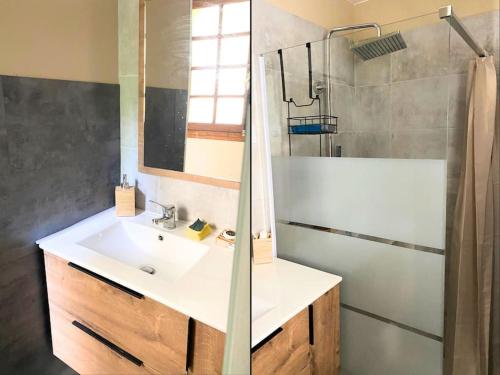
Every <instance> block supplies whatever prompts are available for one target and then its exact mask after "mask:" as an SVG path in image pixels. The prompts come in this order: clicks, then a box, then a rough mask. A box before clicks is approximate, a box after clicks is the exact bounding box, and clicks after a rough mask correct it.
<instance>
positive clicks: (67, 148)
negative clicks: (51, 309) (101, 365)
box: [0, 76, 120, 375]
mask: <svg viewBox="0 0 500 375" xmlns="http://www.w3.org/2000/svg"><path fill="white" fill-rule="evenodd" d="M119 111H120V110H119V87H118V85H109V84H97V83H85V82H73V81H59V80H48V79H34V78H22V77H9V76H0V299H1V301H2V303H1V304H0V321H1V322H2V323H1V325H0V362H1V365H0V367H1V370H0V372H1V373H5V374H23V375H24V374H42V373H43V374H63V373H68V374H70V373H73V372H72V371H71V370H70V369H69V368H67V367H66V366H65V365H64V364H62V362H60V361H59V360H57V359H56V358H55V357H54V356H53V355H52V353H51V347H50V330H49V325H48V306H47V297H46V287H45V275H44V268H43V257H42V253H41V251H40V250H39V249H38V247H37V246H36V245H35V241H36V240H37V239H39V238H41V237H44V236H46V235H49V234H51V233H54V232H56V231H58V230H61V229H63V228H66V227H68V226H70V225H72V224H74V223H76V222H78V221H80V220H82V219H84V218H86V217H89V216H91V215H93V214H95V213H97V212H99V211H102V210H104V209H106V208H109V207H111V206H113V204H114V197H113V191H114V189H113V187H114V186H115V184H117V183H118V181H119V172H120V119H119V115H120V113H119Z"/></svg>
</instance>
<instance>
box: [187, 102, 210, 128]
mask: <svg viewBox="0 0 500 375" xmlns="http://www.w3.org/2000/svg"><path fill="white" fill-rule="evenodd" d="M213 115H214V98H190V99H189V115H188V121H189V122H194V123H202V124H207V123H208V124H209V123H211V122H212V120H213Z"/></svg>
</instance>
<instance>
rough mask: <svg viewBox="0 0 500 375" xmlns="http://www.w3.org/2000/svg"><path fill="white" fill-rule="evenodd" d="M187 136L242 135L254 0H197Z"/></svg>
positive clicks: (192, 27)
mask: <svg viewBox="0 0 500 375" xmlns="http://www.w3.org/2000/svg"><path fill="white" fill-rule="evenodd" d="M191 32H192V41H191V79H190V86H191V87H190V91H189V95H190V96H189V111H188V112H189V113H188V137H197V138H212V139H226V140H243V129H244V121H245V110H246V106H247V101H246V99H247V95H248V88H247V77H248V74H249V58H250V56H249V55H250V1H235V0H212V1H196V0H195V1H194V2H193V14H192V26H191Z"/></svg>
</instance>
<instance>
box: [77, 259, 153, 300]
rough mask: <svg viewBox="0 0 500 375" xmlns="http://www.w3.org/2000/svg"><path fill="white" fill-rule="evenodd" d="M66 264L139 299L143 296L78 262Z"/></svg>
mask: <svg viewBox="0 0 500 375" xmlns="http://www.w3.org/2000/svg"><path fill="white" fill-rule="evenodd" d="M68 266H70V267H72V268H74V269H76V270H78V271H80V272H83V273H85V274H87V275H89V276H92V277H93V278H96V279H97V280H99V281H102V282H103V283H106V284H108V285H111V286H112V287H114V288H116V289H119V290H121V291H122V292H125V293H127V294H129V295H131V296H132V297H135V298H139V299H142V298H144V296H143V295H142V294H141V293H137V292H136V291H135V290H132V289H129V288H127V287H125V286H123V285H121V284H118V283H115V282H114V281H113V280H110V279H108V278H106V277H104V276H101V275H99V274H97V273H95V272H92V271H90V270H88V269H86V268H83V267H81V266H79V265H78V264H75V263H73V262H69V263H68Z"/></svg>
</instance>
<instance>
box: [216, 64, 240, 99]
mask: <svg viewBox="0 0 500 375" xmlns="http://www.w3.org/2000/svg"><path fill="white" fill-rule="evenodd" d="M246 80H247V69H246V68H235V69H221V70H220V71H219V85H218V88H217V90H218V93H219V95H244V94H245V91H246Z"/></svg>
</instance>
